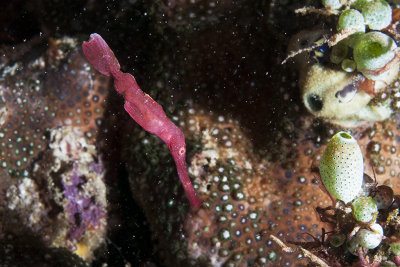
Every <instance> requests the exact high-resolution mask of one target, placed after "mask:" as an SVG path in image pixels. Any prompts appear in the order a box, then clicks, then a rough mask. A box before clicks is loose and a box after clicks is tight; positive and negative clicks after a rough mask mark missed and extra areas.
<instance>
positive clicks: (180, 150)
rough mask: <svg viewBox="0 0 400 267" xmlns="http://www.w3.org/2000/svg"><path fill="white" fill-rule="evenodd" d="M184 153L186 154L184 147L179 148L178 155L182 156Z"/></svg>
mask: <svg viewBox="0 0 400 267" xmlns="http://www.w3.org/2000/svg"><path fill="white" fill-rule="evenodd" d="M185 152H186V149H185V148H184V147H181V148H180V149H179V155H183V154H185Z"/></svg>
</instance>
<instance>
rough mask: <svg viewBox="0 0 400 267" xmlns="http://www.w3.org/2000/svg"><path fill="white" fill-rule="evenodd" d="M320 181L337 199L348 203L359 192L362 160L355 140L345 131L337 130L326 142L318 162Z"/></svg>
mask: <svg viewBox="0 0 400 267" xmlns="http://www.w3.org/2000/svg"><path fill="white" fill-rule="evenodd" d="M319 170H320V174H321V179H322V183H323V184H324V186H325V188H326V190H327V191H328V192H329V193H330V194H332V195H333V196H334V197H336V198H337V199H340V200H342V201H344V202H345V203H348V202H350V201H352V200H353V199H354V198H355V197H356V196H357V195H358V193H359V192H360V190H361V186H362V180H363V175H364V162H363V156H362V153H361V149H360V147H359V145H358V144H357V141H356V140H355V139H354V138H353V137H352V136H351V135H349V134H348V133H346V132H338V133H337V134H335V135H334V136H333V137H332V139H331V140H330V141H329V142H328V145H327V146H326V149H325V151H324V153H323V155H322V157H321V161H320V163H319Z"/></svg>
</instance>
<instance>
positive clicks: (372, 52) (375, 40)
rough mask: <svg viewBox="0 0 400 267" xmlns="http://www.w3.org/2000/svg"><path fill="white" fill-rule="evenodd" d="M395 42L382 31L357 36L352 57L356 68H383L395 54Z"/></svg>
mask: <svg viewBox="0 0 400 267" xmlns="http://www.w3.org/2000/svg"><path fill="white" fill-rule="evenodd" d="M396 48H397V45H396V42H395V41H394V40H393V39H392V38H391V37H390V36H388V35H386V34H384V33H382V32H369V33H366V34H364V35H363V36H362V37H360V38H359V40H358V42H357V44H356V45H355V47H354V51H353V57H354V61H355V62H356V63H357V68H358V69H359V70H360V71H363V70H376V69H380V68H383V67H384V66H385V65H386V64H387V63H388V62H389V61H391V60H392V59H393V58H394V56H395V51H394V50H395V49H396Z"/></svg>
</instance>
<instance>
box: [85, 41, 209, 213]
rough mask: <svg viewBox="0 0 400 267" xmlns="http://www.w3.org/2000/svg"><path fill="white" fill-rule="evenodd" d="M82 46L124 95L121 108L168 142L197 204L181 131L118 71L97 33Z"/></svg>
mask: <svg viewBox="0 0 400 267" xmlns="http://www.w3.org/2000/svg"><path fill="white" fill-rule="evenodd" d="M82 49H83V53H84V54H85V56H86V59H87V60H88V61H89V63H90V64H91V65H92V66H93V67H94V68H95V69H96V70H97V71H99V72H100V73H102V74H103V75H106V76H112V77H113V78H114V87H115V89H116V90H117V92H118V93H120V94H122V95H123V96H124V99H125V104H124V108H125V110H126V111H127V112H128V113H129V115H130V116H131V117H132V119H134V120H135V121H136V122H137V123H138V124H139V125H140V126H142V127H143V128H144V129H145V130H146V131H148V132H150V133H152V134H155V135H157V136H158V137H159V138H161V140H163V141H164V142H165V143H166V144H167V145H168V148H169V150H170V152H171V154H172V157H173V158H174V161H175V164H176V168H177V171H178V176H179V179H180V181H181V183H182V185H183V188H184V190H185V193H186V196H187V198H188V199H189V202H190V205H191V206H192V207H194V208H198V207H200V206H201V205H202V201H201V200H200V199H199V198H198V197H197V195H196V193H195V191H194V188H193V186H192V183H191V182H190V179H189V175H188V172H187V169H186V162H185V159H186V144H185V136H184V135H183V133H182V131H181V130H180V129H179V128H178V127H177V126H176V125H175V124H173V123H172V122H171V121H170V120H169V119H168V117H167V116H166V115H165V112H164V110H163V109H162V107H161V106H160V105H159V104H158V103H157V102H156V101H154V100H153V99H152V98H151V97H150V96H149V95H147V94H145V93H144V92H143V91H142V90H141V89H140V88H139V85H138V84H137V83H136V80H135V78H134V77H133V76H132V75H131V74H129V73H123V72H122V71H121V70H120V65H119V62H118V60H117V58H116V57H115V55H114V53H113V51H111V49H110V47H109V46H108V45H107V43H106V42H105V41H104V39H103V38H102V37H101V36H100V35H98V34H97V33H94V34H91V35H90V39H89V41H87V42H83V44H82Z"/></svg>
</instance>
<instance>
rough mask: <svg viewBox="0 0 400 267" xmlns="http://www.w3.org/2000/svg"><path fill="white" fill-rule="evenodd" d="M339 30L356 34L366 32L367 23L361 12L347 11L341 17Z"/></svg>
mask: <svg viewBox="0 0 400 267" xmlns="http://www.w3.org/2000/svg"><path fill="white" fill-rule="evenodd" d="M337 30H338V31H339V32H340V31H343V30H349V31H350V30H354V31H356V32H365V21H364V17H363V15H362V14H361V13H360V11H358V10H355V9H346V10H345V11H343V12H342V13H341V14H340V16H339V22H338V25H337Z"/></svg>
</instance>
